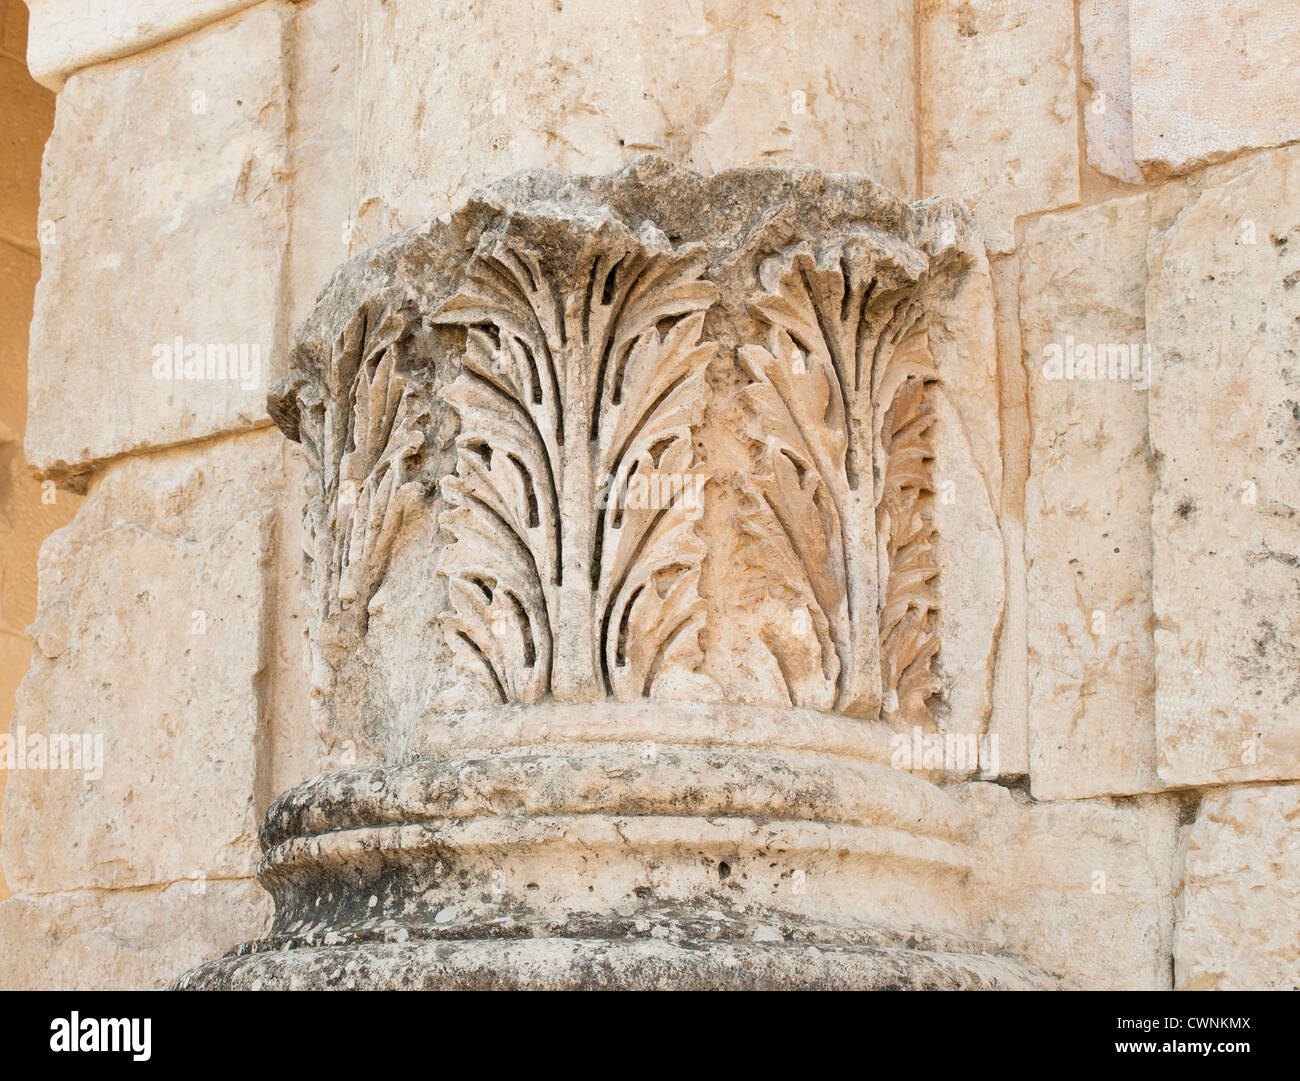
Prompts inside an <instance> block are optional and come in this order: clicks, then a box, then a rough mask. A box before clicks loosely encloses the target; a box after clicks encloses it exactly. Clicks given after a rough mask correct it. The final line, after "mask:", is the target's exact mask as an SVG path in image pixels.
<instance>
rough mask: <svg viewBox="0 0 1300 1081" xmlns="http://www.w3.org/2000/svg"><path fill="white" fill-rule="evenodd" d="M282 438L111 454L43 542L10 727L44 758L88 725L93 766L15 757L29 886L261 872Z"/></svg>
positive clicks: (7, 854) (15, 833)
mask: <svg viewBox="0 0 1300 1081" xmlns="http://www.w3.org/2000/svg"><path fill="white" fill-rule="evenodd" d="M281 442H282V440H281V439H280V437H279V435H278V433H274V432H261V433H257V434H255V435H250V436H244V437H238V438H232V439H228V440H224V441H221V442H218V443H213V444H211V445H208V446H205V447H202V448H198V449H194V450H185V451H176V452H172V453H170V454H164V455H150V456H147V457H143V458H134V459H129V460H127V461H125V462H123V463H121V464H119V465H116V466H113V467H111V468H109V469H108V470H107V471H106V472H105V473H104V474H103V475H102V476H101V477H99V478H97V479H96V481H95V484H94V486H93V487H92V489H91V492H90V494H89V496H88V498H87V500H86V502H85V504H84V505H83V506H82V508H81V512H80V513H79V514H78V515H77V517H76V518H75V519H74V520H73V522H72V524H71V525H69V526H67V527H66V528H64V529H62V530H60V531H58V532H57V533H55V534H54V535H53V536H51V538H50V539H49V540H48V541H47V542H46V544H45V546H44V547H43V549H42V551H41V565H40V582H41V598H40V611H39V615H38V617H37V620H36V622H35V623H34V624H33V625H32V637H33V639H34V641H35V643H36V648H35V650H34V651H33V654H34V655H33V662H32V668H31V671H30V673H29V674H28V676H27V678H26V679H25V680H24V682H23V685H22V687H21V689H20V691H19V694H18V705H17V709H16V712H15V716H14V720H13V728H14V732H15V733H19V734H25V735H26V739H27V742H28V743H29V744H30V743H31V741H33V740H34V741H35V744H36V745H37V746H44V747H45V748H46V749H47V751H50V753H47V754H46V756H45V763H46V766H47V767H48V766H50V765H52V764H53V761H54V757H53V753H52V748H53V746H54V744H53V742H52V740H51V737H53V736H55V735H73V736H81V737H82V741H81V743H80V747H81V749H82V761H81V767H82V768H81V769H68V768H61V769H53V768H43V769H42V768H37V766H36V760H35V759H34V758H30V757H29V761H28V763H27V768H24V769H16V770H14V771H13V772H12V773H11V775H10V778H9V785H8V790H7V792H6V806H5V815H4V817H5V827H6V828H5V836H4V865H5V871H6V874H7V876H8V878H9V883H10V886H11V887H12V888H13V889H15V890H16V891H20V892H46V891H51V890H69V889H80V888H88V887H105V888H107V887H121V886H140V885H146V884H152V883H160V882H171V881H175V880H177V879H180V878H186V877H189V876H191V875H194V874H196V873H204V874H206V875H208V876H209V877H238V876H242V875H247V874H248V873H249V871H250V869H251V866H252V860H253V857H254V855H255V847H256V846H255V827H256V813H257V812H258V811H259V810H260V808H257V807H256V806H255V801H254V786H255V781H256V776H257V766H258V749H259V748H258V744H259V739H260V736H259V725H260V722H261V713H262V705H261V689H262V688H261V684H262V679H261V675H260V673H261V672H262V669H263V664H264V662H263V656H262V652H263V650H262V637H263V632H262V628H263V626H264V621H265V620H266V619H267V614H266V613H267V611H268V606H269V604H270V599H269V596H268V590H267V587H266V582H265V579H266V577H267V566H266V565H267V562H268V560H269V558H270V544H271V540H272V524H273V515H274V508H275V506H276V505H277V503H278V502H279V501H280V500H281V499H282V498H283V496H282V493H281V489H280V485H279V481H278V478H279V475H280V472H281V469H282V465H281V449H280V444H281ZM20 729H21V730H22V732H21V733H20ZM87 738H89V740H90V742H89V743H87V742H86V739H87ZM87 751H89V754H90V759H91V760H90V761H89V762H88V759H87V756H86V754H87ZM64 762H66V760H64ZM96 763H97V765H96ZM96 773H99V774H100V776H98V777H95V776H94V774H96ZM178 822H183V823H184V824H185V828H184V829H177V828H176V824H177V823H178Z"/></svg>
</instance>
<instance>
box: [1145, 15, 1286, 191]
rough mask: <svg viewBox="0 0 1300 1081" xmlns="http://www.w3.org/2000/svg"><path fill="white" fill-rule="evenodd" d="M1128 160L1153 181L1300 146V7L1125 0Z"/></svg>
mask: <svg viewBox="0 0 1300 1081" xmlns="http://www.w3.org/2000/svg"><path fill="white" fill-rule="evenodd" d="M1129 49H1130V52H1131V56H1132V80H1133V152H1134V156H1135V157H1136V159H1137V162H1138V165H1139V166H1141V168H1142V169H1143V170H1144V171H1145V172H1146V173H1147V174H1148V175H1155V176H1162V175H1167V174H1169V173H1175V174H1177V173H1186V172H1191V171H1192V170H1194V169H1196V168H1198V167H1200V166H1202V165H1204V164H1205V163H1206V162H1211V161H1216V160H1218V159H1219V158H1223V157H1226V156H1228V155H1229V154H1233V153H1235V152H1237V151H1239V150H1244V149H1246V148H1248V147H1265V146H1276V145H1277V144H1278V143H1284V142H1287V141H1288V140H1291V139H1297V138H1300V110H1297V108H1296V86H1297V83H1298V82H1300V4H1297V3H1296V2H1295V0H1237V2H1235V3H1222V2H1220V0H1129Z"/></svg>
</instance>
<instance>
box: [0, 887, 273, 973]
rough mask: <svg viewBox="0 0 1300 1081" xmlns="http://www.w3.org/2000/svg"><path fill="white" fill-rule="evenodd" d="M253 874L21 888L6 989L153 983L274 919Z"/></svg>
mask: <svg viewBox="0 0 1300 1081" xmlns="http://www.w3.org/2000/svg"><path fill="white" fill-rule="evenodd" d="M270 911H271V898H270V897H269V896H268V895H267V894H266V892H265V891H264V890H263V889H262V888H261V887H260V886H259V885H258V884H257V883H256V882H254V881H252V880H251V879H236V880H233V881H223V880H204V879H194V880H192V881H189V882H175V883H172V884H171V885H168V886H159V887H150V888H148V889H142V890H130V891H120V892H119V891H115V890H110V891H100V890H84V891H83V890H77V891H74V892H70V893H53V894H43V895H41V896H37V897H26V896H21V895H20V896H16V897H11V898H10V899H9V900H7V901H6V902H4V904H0V943H3V948H2V949H0V990H5V991H74V990H95V991H149V990H157V989H159V988H161V987H163V986H165V984H166V983H167V981H168V980H169V979H171V978H172V977H173V976H174V975H175V974H176V973H177V972H179V971H182V970H183V969H185V968H186V967H187V966H189V965H193V964H195V963H196V962H198V961H199V960H201V959H202V958H204V957H211V956H213V955H215V954H220V953H223V952H224V951H226V950H227V949H229V948H230V947H231V946H233V945H235V943H237V942H239V941H241V940H242V939H245V938H247V937H248V936H249V935H250V934H253V935H255V934H257V933H258V932H259V931H260V930H261V929H262V928H263V927H265V926H266V922H267V919H268V918H269V916H270Z"/></svg>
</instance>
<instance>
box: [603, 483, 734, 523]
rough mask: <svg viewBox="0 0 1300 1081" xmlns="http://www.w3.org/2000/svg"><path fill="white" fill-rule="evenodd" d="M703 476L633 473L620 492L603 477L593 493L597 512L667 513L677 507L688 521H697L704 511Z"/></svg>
mask: <svg viewBox="0 0 1300 1081" xmlns="http://www.w3.org/2000/svg"><path fill="white" fill-rule="evenodd" d="M708 479H709V477H708V474H706V473H651V474H649V475H648V476H643V475H642V474H640V473H633V474H632V475H631V476H630V477H628V478H627V479H626V480H625V481H624V482H623V485H622V487H621V488H619V487H616V486H615V485H614V478H613V477H611V476H609V475H608V474H606V475H605V476H604V477H602V478H601V480H600V486H599V488H598V489H597V490H596V505H597V507H598V508H599V509H600V510H605V509H606V508H607V507H610V506H613V507H614V508H616V509H618V510H668V509H669V508H670V507H673V506H677V505H680V506H681V508H682V510H683V511H684V512H685V514H686V518H687V519H688V520H689V521H692V522H694V521H698V520H699V517H700V515H701V514H702V513H703V511H704V502H703V499H702V496H703V492H704V485H705V482H706V481H708Z"/></svg>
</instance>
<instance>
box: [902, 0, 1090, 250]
mask: <svg viewBox="0 0 1300 1081" xmlns="http://www.w3.org/2000/svg"><path fill="white" fill-rule="evenodd" d="M917 15H918V25H917V35H918V39H919V43H920V64H921V74H920V81H921V116H920V133H919V138H920V145H921V189H922V194H924V195H936V194H943V195H951V196H953V197H955V198H958V199H963V200H965V201H966V202H967V204H968V205H969V206H970V208H971V210H972V211H973V212H974V214H975V217H976V219H977V220H978V221H979V222H980V224H981V225H982V226H983V228H984V236H985V241H986V243H987V244H988V249H989V252H990V253H997V252H1008V251H1011V250H1012V249H1013V248H1014V247H1015V236H1014V224H1015V219H1016V218H1017V217H1018V216H1020V215H1021V214H1028V213H1030V212H1032V211H1036V210H1048V209H1050V208H1052V207H1058V206H1068V205H1069V204H1071V203H1074V202H1077V201H1078V199H1079V146H1078V137H1077V133H1076V125H1077V120H1078V118H1077V111H1078V110H1077V104H1076V87H1075V78H1076V74H1077V73H1076V69H1075V40H1074V10H1073V7H1072V6H1071V5H1070V4H1067V3H1042V2H1040V0H972V2H968V3H962V4H954V3H951V2H950V0H922V2H921V3H919V4H918V5H917Z"/></svg>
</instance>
